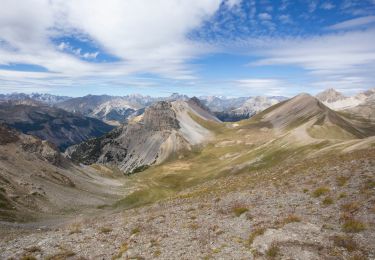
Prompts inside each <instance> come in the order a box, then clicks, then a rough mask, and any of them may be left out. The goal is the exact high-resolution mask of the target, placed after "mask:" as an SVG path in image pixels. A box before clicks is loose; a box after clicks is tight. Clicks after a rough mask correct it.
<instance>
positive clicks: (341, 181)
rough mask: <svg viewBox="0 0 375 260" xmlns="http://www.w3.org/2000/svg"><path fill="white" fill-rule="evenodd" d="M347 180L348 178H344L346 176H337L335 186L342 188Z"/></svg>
mask: <svg viewBox="0 0 375 260" xmlns="http://www.w3.org/2000/svg"><path fill="white" fill-rule="evenodd" d="M348 180H349V177H346V176H338V177H337V178H336V182H337V185H338V186H340V187H342V186H344V185H345V184H346V183H347V182H348Z"/></svg>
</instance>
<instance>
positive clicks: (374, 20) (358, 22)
mask: <svg viewBox="0 0 375 260" xmlns="http://www.w3.org/2000/svg"><path fill="white" fill-rule="evenodd" d="M371 24H375V16H374V15H370V16H365V17H359V18H354V19H350V20H347V21H344V22H341V23H337V24H334V25H332V26H329V27H328V29H331V30H345V29H354V28H358V27H362V26H367V25H371Z"/></svg>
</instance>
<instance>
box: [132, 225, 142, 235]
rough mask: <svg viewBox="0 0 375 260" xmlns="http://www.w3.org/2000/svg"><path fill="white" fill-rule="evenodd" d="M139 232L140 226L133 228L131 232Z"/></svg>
mask: <svg viewBox="0 0 375 260" xmlns="http://www.w3.org/2000/svg"><path fill="white" fill-rule="evenodd" d="M139 232H141V229H140V228H139V227H135V228H133V229H132V231H131V232H130V234H132V235H134V234H138V233H139Z"/></svg>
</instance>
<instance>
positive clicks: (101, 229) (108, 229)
mask: <svg viewBox="0 0 375 260" xmlns="http://www.w3.org/2000/svg"><path fill="white" fill-rule="evenodd" d="M110 232H112V228H110V227H101V228H100V233H104V234H107V233H110Z"/></svg>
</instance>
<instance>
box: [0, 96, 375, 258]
mask: <svg viewBox="0 0 375 260" xmlns="http://www.w3.org/2000/svg"><path fill="white" fill-rule="evenodd" d="M368 93H369V95H365V94H363V95H365V96H366V98H365V101H364V102H362V103H361V104H360V105H357V106H354V107H351V108H345V109H344V110H339V111H336V110H334V109H332V108H330V107H329V106H327V105H326V104H325V103H331V104H332V103H335V102H338V101H342V100H344V99H345V97H344V98H343V97H342V96H341V95H338V94H337V93H335V92H333V91H327V92H326V93H323V94H325V95H318V96H317V97H313V96H311V95H309V94H305V93H302V94H299V95H297V96H295V97H293V98H291V99H286V100H282V101H280V102H276V101H279V100H277V99H276V101H274V103H275V104H272V102H271V104H270V103H268V102H269V100H268V99H264V98H254V99H253V102H249V103H250V104H251V106H250V108H251V109H254V110H257V112H256V113H255V114H254V115H252V116H251V117H250V118H249V119H244V120H241V121H237V122H222V121H221V120H220V119H218V118H217V117H216V116H215V113H214V112H212V111H211V109H209V108H208V107H207V103H206V102H205V101H204V100H203V101H202V100H200V99H198V98H189V99H188V98H186V97H183V98H177V99H172V100H159V101H156V102H152V103H151V104H149V105H147V106H144V107H143V109H144V111H143V112H140V113H139V114H136V115H133V116H132V117H129V118H128V119H127V120H126V122H125V123H121V124H120V125H118V126H116V127H115V128H113V126H108V125H105V126H106V127H110V128H108V129H106V131H103V132H105V133H103V134H102V135H100V136H90V137H89V136H88V135H85V136H84V138H83V140H82V142H81V141H78V140H77V141H74V142H79V143H76V144H74V145H72V146H69V147H68V148H67V149H66V151H65V152H64V153H63V154H62V153H61V152H60V151H59V150H58V149H56V148H55V145H54V144H53V142H55V143H56V142H57V140H56V139H55V137H56V133H60V132H62V133H64V134H65V135H66V134H67V132H70V131H71V132H72V133H75V134H78V133H80V132H84V131H85V128H90V127H87V125H85V126H83V125H84V124H83V123H81V121H83V122H89V126H92V127H94V125H96V124H93V122H100V123H101V124H105V123H104V122H102V121H100V120H98V119H94V118H90V119H88V118H87V117H85V116H84V115H83V113H81V112H79V111H74V112H67V111H65V110H63V109H62V108H57V107H52V106H49V105H46V104H41V103H40V102H37V101H32V100H29V99H27V100H26V99H25V100H18V101H9V100H8V101H3V102H2V103H1V107H2V109H1V111H2V113H0V119H1V120H2V122H3V123H2V124H1V125H0V146H1V149H0V170H1V175H0V205H1V209H0V218H1V219H2V220H3V221H5V222H1V223H0V232H1V233H2V239H0V248H2V249H4V250H1V251H0V257H1V258H4V259H7V258H11V257H13V258H16V259H19V258H22V257H35V258H37V259H44V258H50V259H53V257H63V258H69V257H70V258H75V257H77V258H80V257H86V258H89V259H97V258H104V259H108V258H113V259H116V258H140V257H143V258H155V257H156V258H157V257H159V258H162V259H173V258H175V256H176V255H175V254H176V252H177V253H178V254H181V257H183V256H184V255H186V254H188V255H189V256H195V257H198V258H204V257H206V256H207V255H214V256H215V257H216V258H219V259H238V258H246V259H253V258H256V257H261V258H262V259H263V258H267V257H269V255H271V253H270V252H274V251H275V250H276V251H277V255H278V256H280V258H281V259H295V258H296V257H297V258H298V257H299V256H307V257H306V258H307V259H322V258H329V257H331V256H332V252H336V253H335V254H337V255H338V256H340V257H341V256H343V259H345V257H347V256H350V257H352V256H353V257H354V256H365V257H367V258H370V257H371V256H372V255H373V254H375V251H374V248H373V244H374V242H375V236H374V234H375V232H374V226H373V225H372V219H373V218H374V217H375V211H373V210H372V207H373V205H372V202H373V201H374V198H375V193H374V192H373V188H374V185H373V183H374V175H373V173H374V170H375V163H374V156H373V155H374V152H375V151H374V147H375V146H374V144H375V121H373V117H372V114H373V112H374V111H373V109H374V106H373V96H372V95H371V92H368ZM91 98H92V97H90V98H86V99H84V100H86V101H82V100H81V101H80V102H77V103H71V107H73V105H74V104H78V103H79V104H86V105H84V106H82V107H79V105H78V106H77V108H80V109H82V110H81V111H84V110H85V109H87V110H86V111H87V112H88V111H91V112H92V111H95V110H96V109H97V108H99V107H100V106H101V104H102V103H105V102H108V101H111V100H116V102H119V103H121V104H122V102H123V101H124V100H123V99H121V100H120V101H119V100H118V99H117V98H116V99H115V98H113V99H111V98H108V99H107V97H104V99H107V100H105V101H104V102H102V100H101V98H98V97H93V100H99V101H98V102H97V103H95V105H92V104H91V103H90V102H89V101H87V99H88V100H90V99H91ZM318 98H319V99H318ZM320 99H321V100H324V101H321V100H320ZM70 100H72V99H70ZM68 101H69V100H66V101H62V102H61V103H59V104H62V103H65V102H68ZM85 102H86V103H85ZM127 102H130V101H127ZM254 102H256V103H257V104H260V106H258V105H255V106H254V105H253V104H254ZM245 103H246V100H245V101H244V103H243V104H242V105H241V107H242V106H244V105H245ZM249 103H248V104H247V106H249ZM115 104H116V105H115V106H120V105H121V104H120V105H117V104H118V103H115ZM127 104H128V103H127ZM263 104H266V105H265V106H268V107H267V108H266V109H265V110H262V111H260V110H261V109H260V108H259V107H262V106H263ZM90 106H91V108H90ZM104 107H106V106H104ZM141 109H142V108H141ZM232 110H233V109H232ZM136 111H138V110H136ZM371 111H372V112H371ZM77 112H79V113H77ZM91 112H88V113H91ZM246 112H248V110H246ZM90 120H94V121H90ZM25 125H26V126H27V127H26V128H25ZM33 126H34V128H36V129H34V128H33ZM66 126H69V127H70V128H69V127H66ZM81 126H83V128H80V127H81ZM17 128H18V129H19V130H17ZM22 129H23V133H22V132H21V130H22ZM51 129H53V131H51ZM39 131H41V132H43V133H49V132H51V133H54V134H55V135H54V136H52V137H53V138H52V137H51V136H45V135H42V134H41V135H40V136H41V138H43V139H46V140H42V139H41V138H39V137H38V136H36V135H37V134H38V132H39ZM66 131H67V132H66ZM39 133H40V132H39ZM31 134H32V135H31ZM68 137H69V135H68ZM48 139H51V142H50V141H48ZM65 139H69V138H67V137H63V138H62V139H61V140H65ZM9 221H16V223H10V222H9ZM30 221H32V222H30ZM21 222H27V223H24V224H23V223H21ZM234 238H236V239H234ZM98 241H100V243H101V245H102V246H98ZM176 241H177V242H176ZM343 241H344V242H343ZM359 241H360V242H361V244H360V246H359ZM348 243H349V244H350V246H347V245H348ZM56 244H58V245H61V246H59V247H56ZM209 245H210V246H209ZM211 245H212V246H213V247H214V248H213V247H211ZM197 248H199V250H197ZM275 248H276V249H275ZM272 254H274V253H272ZM344 256H345V257H344ZM188 258H189V257H188Z"/></svg>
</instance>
